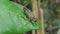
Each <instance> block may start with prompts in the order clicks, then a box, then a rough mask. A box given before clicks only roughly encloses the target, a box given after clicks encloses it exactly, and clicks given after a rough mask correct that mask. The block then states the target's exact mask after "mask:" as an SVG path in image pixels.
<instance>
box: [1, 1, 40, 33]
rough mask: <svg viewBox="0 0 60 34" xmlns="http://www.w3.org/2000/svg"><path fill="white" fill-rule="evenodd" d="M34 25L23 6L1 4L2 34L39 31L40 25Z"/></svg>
mask: <svg viewBox="0 0 60 34" xmlns="http://www.w3.org/2000/svg"><path fill="white" fill-rule="evenodd" d="M36 23H37V25H36V24H35V25H33V24H32V23H31V22H30V21H29V19H28V18H27V17H26V15H25V14H24V10H23V6H21V5H18V4H16V3H14V2H8V1H7V2H2V3H0V34H21V33H24V32H27V31H31V30H34V29H38V28H39V27H40V25H38V23H39V22H36Z"/></svg>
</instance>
